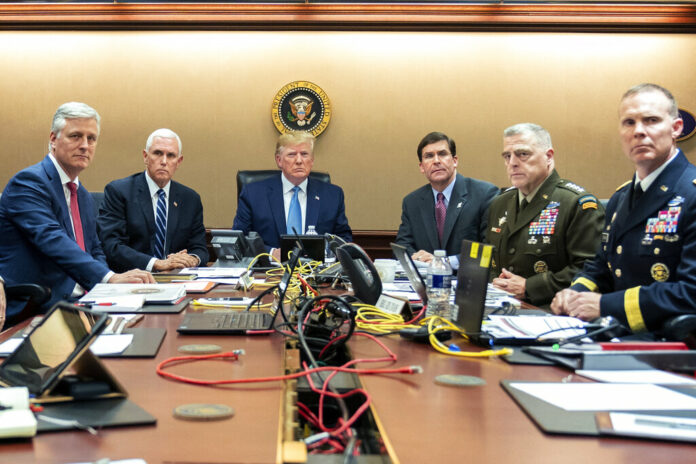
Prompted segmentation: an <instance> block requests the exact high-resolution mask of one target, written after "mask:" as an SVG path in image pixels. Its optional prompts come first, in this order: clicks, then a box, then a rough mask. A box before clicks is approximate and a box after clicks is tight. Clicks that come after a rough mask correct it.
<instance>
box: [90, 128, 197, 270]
mask: <svg viewBox="0 0 696 464" xmlns="http://www.w3.org/2000/svg"><path fill="white" fill-rule="evenodd" d="M143 159H144V161H145V167H146V169H145V172H140V173H137V174H133V175H132V176H129V177H126V178H124V179H119V180H115V181H113V182H111V183H110V184H108V185H107V186H106V188H105V189H104V201H103V202H102V204H101V207H100V208H99V217H98V219H97V230H98V233H99V238H100V239H101V241H102V244H103V246H104V253H105V254H106V259H107V262H108V263H109V266H111V268H112V269H115V270H121V269H130V268H132V267H133V266H136V267H139V268H142V269H147V270H148V271H169V270H172V269H180V268H184V267H194V266H198V264H200V263H203V265H205V264H206V263H207V262H208V250H207V248H206V243H205V227H204V226H203V205H202V204H201V198H200V196H199V195H198V194H197V193H196V192H195V191H193V190H192V189H190V188H188V187H186V186H184V185H182V184H180V183H178V182H175V181H173V180H172V177H173V176H174V173H175V172H176V170H177V168H178V167H179V166H180V165H181V163H182V161H183V160H184V155H183V152H182V147H181V139H180V138H179V136H178V135H177V134H176V133H175V132H173V131H171V130H169V129H158V130H156V131H154V132H153V133H152V134H150V136H149V137H148V139H147V143H146V144H145V149H144V150H143ZM160 197H161V198H162V199H161V200H160Z"/></svg>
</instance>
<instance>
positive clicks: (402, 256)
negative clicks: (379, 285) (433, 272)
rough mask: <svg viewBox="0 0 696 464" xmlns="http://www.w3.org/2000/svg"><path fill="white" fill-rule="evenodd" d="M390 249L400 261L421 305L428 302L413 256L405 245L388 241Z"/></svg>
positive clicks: (421, 277) (423, 283)
mask: <svg viewBox="0 0 696 464" xmlns="http://www.w3.org/2000/svg"><path fill="white" fill-rule="evenodd" d="M389 245H391V249H392V251H393V252H394V256H396V259H398V260H399V263H401V267H402V268H403V269H404V273H405V274H406V277H407V278H408V281H409V282H410V283H411V287H413V291H415V292H416V293H418V296H419V297H420V299H421V301H422V302H423V305H426V304H428V292H427V290H426V288H425V282H424V281H423V276H421V274H420V272H418V268H417V267H416V263H414V262H413V258H411V255H409V254H408V250H407V249H406V247H404V246H401V245H397V244H396V243H390V244H389Z"/></svg>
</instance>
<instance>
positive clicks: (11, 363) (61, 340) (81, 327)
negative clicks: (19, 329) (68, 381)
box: [0, 302, 108, 397]
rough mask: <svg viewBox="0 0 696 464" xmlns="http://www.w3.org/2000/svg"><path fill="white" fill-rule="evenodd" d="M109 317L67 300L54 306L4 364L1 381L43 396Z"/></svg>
mask: <svg viewBox="0 0 696 464" xmlns="http://www.w3.org/2000/svg"><path fill="white" fill-rule="evenodd" d="M107 319H108V316H107V315H106V314H103V313H102V314H100V313H95V312H92V311H88V310H85V309H82V308H79V307H77V306H73V305H71V304H68V303H65V302H59V303H57V304H56V305H55V306H53V307H52V308H51V309H50V310H49V311H48V313H47V314H46V315H45V316H44V317H43V319H42V320H41V322H40V323H39V325H37V326H36V327H35V328H34V330H32V332H31V333H30V334H29V335H28V336H27V337H26V338H25V339H24V340H23V341H22V343H21V344H20V345H19V346H18V347H17V349H16V350H15V351H13V352H12V354H10V355H9V356H8V357H7V358H5V360H4V361H3V363H2V364H0V384H3V385H6V386H26V387H27V388H28V389H29V392H30V393H31V394H33V395H36V396H37V397H38V396H41V395H42V394H43V393H44V392H45V391H46V390H48V389H50V388H51V387H53V386H54V384H55V383H57V382H58V380H59V378H60V376H61V373H62V372H63V371H65V370H66V369H68V368H69V367H70V366H71V365H72V364H73V362H75V360H76V359H77V358H78V356H79V355H80V354H82V353H83V352H84V350H86V349H88V348H89V345H90V344H91V343H92V342H93V341H94V339H95V338H96V337H97V335H99V333H100V332H102V331H103V330H104V328H105V327H106V322H107Z"/></svg>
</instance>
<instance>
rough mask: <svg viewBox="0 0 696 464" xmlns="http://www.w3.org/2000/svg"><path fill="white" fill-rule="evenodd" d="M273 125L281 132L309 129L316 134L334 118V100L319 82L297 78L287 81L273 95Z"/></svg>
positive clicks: (322, 130)
mask: <svg viewBox="0 0 696 464" xmlns="http://www.w3.org/2000/svg"><path fill="white" fill-rule="evenodd" d="M271 116H272V118H273V124H274V125H275V127H276V129H278V131H279V132H281V133H285V132H289V131H307V132H310V133H311V134H312V135H314V136H315V137H316V136H318V135H319V134H321V133H322V132H324V130H325V129H326V126H328V125H329V120H331V103H330V102H329V97H328V96H327V95H326V93H325V92H324V91H323V90H322V89H321V87H319V86H318V85H316V84H313V83H311V82H308V81H295V82H290V83H289V84H286V85H284V86H283V88H281V89H280V90H279V91H278V93H276V96H275V97H274V98H273V106H272V108H271Z"/></svg>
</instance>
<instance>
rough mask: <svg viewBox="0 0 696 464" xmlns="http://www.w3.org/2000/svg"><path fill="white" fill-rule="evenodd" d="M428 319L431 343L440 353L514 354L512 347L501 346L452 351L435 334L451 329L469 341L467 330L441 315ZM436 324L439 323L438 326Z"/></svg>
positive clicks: (457, 354)
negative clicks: (476, 350) (471, 350)
mask: <svg viewBox="0 0 696 464" xmlns="http://www.w3.org/2000/svg"><path fill="white" fill-rule="evenodd" d="M426 320H427V321H428V333H429V334H430V344H431V345H432V347H433V348H435V350H437V351H439V352H440V353H443V354H446V355H449V356H457V357H459V358H488V357H491V356H503V355H506V354H512V349H511V348H501V349H499V350H484V351H480V352H465V351H451V350H449V349H448V348H447V346H445V345H444V344H443V343H442V342H441V341H440V340H438V339H437V337H436V336H435V334H436V333H437V332H441V331H444V330H449V331H452V332H456V333H458V334H459V335H461V336H462V337H463V338H464V339H466V340H467V341H468V340H469V337H468V336H467V335H466V332H464V331H463V330H462V329H460V328H459V327H457V326H456V325H455V324H454V323H452V322H451V321H448V320H447V319H443V318H442V317H439V316H431V317H429V318H427V319H426ZM435 324H438V325H437V326H436V325H435Z"/></svg>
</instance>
